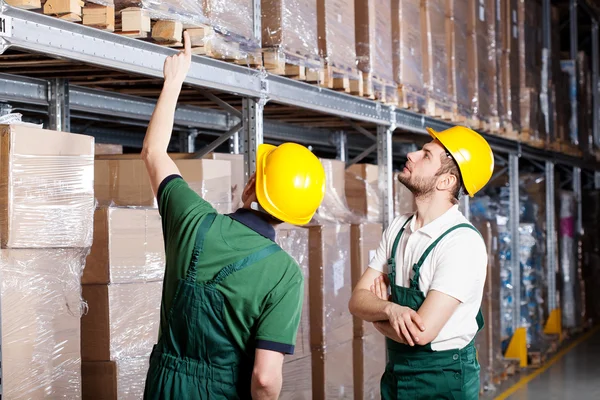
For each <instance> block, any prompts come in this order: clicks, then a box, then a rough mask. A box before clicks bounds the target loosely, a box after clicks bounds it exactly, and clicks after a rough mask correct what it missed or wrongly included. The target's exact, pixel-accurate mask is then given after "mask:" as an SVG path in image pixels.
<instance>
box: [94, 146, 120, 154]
mask: <svg viewBox="0 0 600 400" xmlns="http://www.w3.org/2000/svg"><path fill="white" fill-rule="evenodd" d="M94 154H95V155H99V154H106V155H108V154H123V145H122V144H106V143H96V145H95V146H94Z"/></svg>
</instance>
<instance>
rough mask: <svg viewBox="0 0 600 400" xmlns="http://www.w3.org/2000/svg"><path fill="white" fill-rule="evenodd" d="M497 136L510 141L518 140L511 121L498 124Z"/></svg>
mask: <svg viewBox="0 0 600 400" xmlns="http://www.w3.org/2000/svg"><path fill="white" fill-rule="evenodd" d="M498 134H499V136H502V137H505V138H507V139H511V140H518V139H519V131H518V130H517V129H515V128H514V126H513V124H512V122H511V121H502V122H501V123H500V130H499V132H498Z"/></svg>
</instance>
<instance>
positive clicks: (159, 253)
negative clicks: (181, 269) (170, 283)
mask: <svg viewBox="0 0 600 400" xmlns="http://www.w3.org/2000/svg"><path fill="white" fill-rule="evenodd" d="M164 273H165V249H164V240H163V235H162V225H161V218H160V215H159V213H158V210H156V209H136V208H117V207H109V208H99V209H97V210H96V214H95V217H94V244H93V245H92V249H91V251H90V255H89V256H88V258H87V263H86V268H85V270H84V273H83V278H82V283H83V284H107V283H142V282H153V281H162V279H163V276H164Z"/></svg>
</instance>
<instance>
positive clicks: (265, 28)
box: [261, 0, 320, 68]
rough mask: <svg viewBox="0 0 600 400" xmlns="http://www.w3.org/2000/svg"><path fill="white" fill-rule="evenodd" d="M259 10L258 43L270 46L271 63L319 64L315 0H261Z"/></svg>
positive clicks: (314, 65) (313, 65)
mask: <svg viewBox="0 0 600 400" xmlns="http://www.w3.org/2000/svg"><path fill="white" fill-rule="evenodd" d="M261 11H262V46H263V48H264V49H267V48H268V49H271V51H270V56H271V57H273V58H274V60H272V63H277V64H294V65H301V66H306V67H313V68H316V67H319V65H320V59H319V44H318V38H317V3H316V2H315V1H308V0H262V2H261ZM267 54H269V53H268V52H265V53H264V55H265V56H267ZM265 66H267V59H265Z"/></svg>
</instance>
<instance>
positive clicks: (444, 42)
mask: <svg viewBox="0 0 600 400" xmlns="http://www.w3.org/2000/svg"><path fill="white" fill-rule="evenodd" d="M451 5H452V2H450V1H447V0H424V1H423V2H422V10H421V16H422V19H423V25H422V26H421V29H422V30H423V31H422V32H423V34H422V40H424V43H423V48H424V49H425V50H424V52H423V56H424V63H423V71H424V72H425V74H424V81H425V88H426V89H427V91H428V93H429V95H430V96H431V98H432V99H433V100H435V101H436V102H441V103H438V104H437V105H436V106H438V107H439V106H446V105H447V103H448V102H449V101H450V100H451V98H450V93H449V90H450V74H449V72H450V69H449V67H448V66H449V65H450V55H451V53H450V51H451V50H450V49H451V48H452V34H451V31H452V20H451V19H450V18H448V16H449V15H451V13H452V10H451V8H450V7H451ZM463 45H464V44H463Z"/></svg>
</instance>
